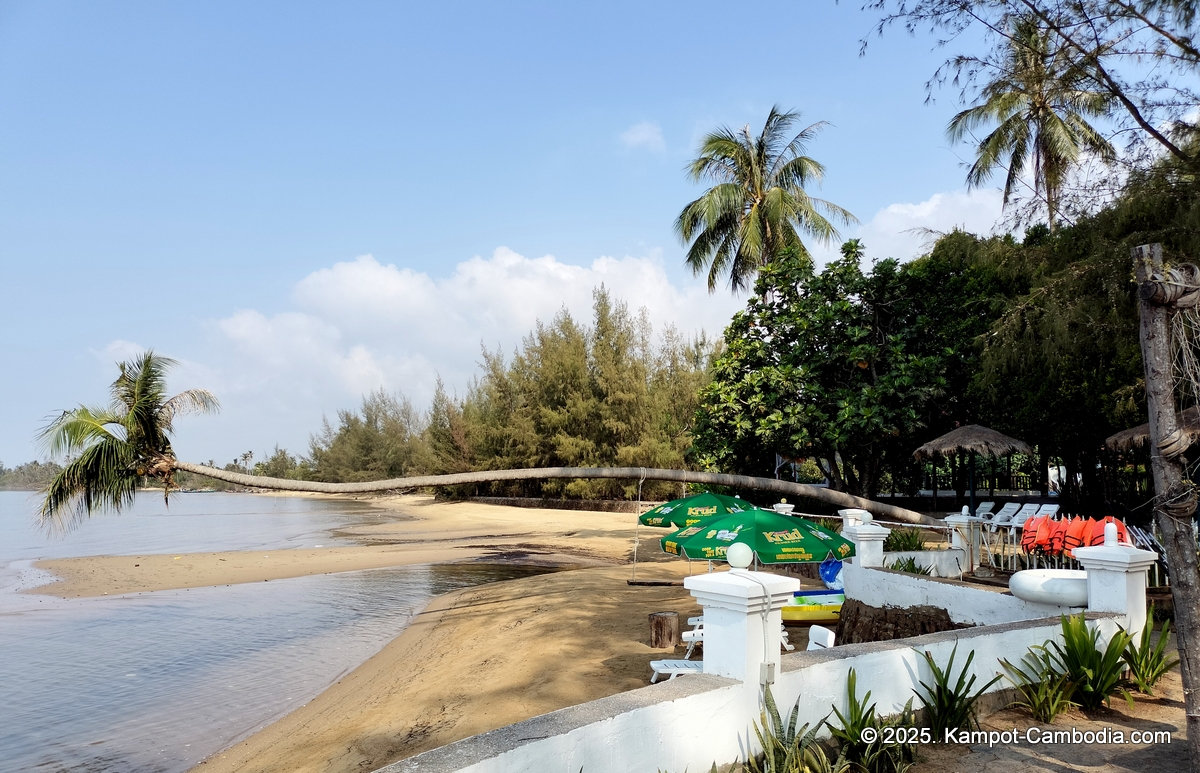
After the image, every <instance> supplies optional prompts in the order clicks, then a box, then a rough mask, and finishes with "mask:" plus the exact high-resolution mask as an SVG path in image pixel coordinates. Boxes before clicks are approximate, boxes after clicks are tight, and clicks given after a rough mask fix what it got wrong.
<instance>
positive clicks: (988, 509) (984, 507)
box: [975, 502, 996, 520]
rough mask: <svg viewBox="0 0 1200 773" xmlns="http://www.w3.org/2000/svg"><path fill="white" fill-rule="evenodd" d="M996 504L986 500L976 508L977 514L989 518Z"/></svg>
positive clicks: (978, 516) (979, 516)
mask: <svg viewBox="0 0 1200 773" xmlns="http://www.w3.org/2000/svg"><path fill="white" fill-rule="evenodd" d="M995 506H996V503H995V502H984V503H982V504H980V505H979V507H977V508H975V516H976V517H977V518H983V519H984V520H988V519H990V518H991V517H992V508H993V507H995Z"/></svg>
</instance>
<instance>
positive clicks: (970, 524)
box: [946, 508, 982, 572]
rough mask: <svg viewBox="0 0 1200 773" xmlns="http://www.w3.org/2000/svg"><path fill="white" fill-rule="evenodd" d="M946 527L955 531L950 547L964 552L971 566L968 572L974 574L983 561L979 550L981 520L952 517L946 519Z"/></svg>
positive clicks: (966, 516)
mask: <svg viewBox="0 0 1200 773" xmlns="http://www.w3.org/2000/svg"><path fill="white" fill-rule="evenodd" d="M963 509H964V510H965V509H966V508H963ZM946 525H947V526H949V527H951V528H952V529H954V531H952V532H950V546H951V547H955V548H958V549H959V550H961V551H963V553H965V554H966V556H967V563H969V564H970V565H971V568H970V569H968V570H966V571H971V572H973V571H975V570H976V569H978V568H979V564H980V563H981V560H982V552H981V551H980V548H979V538H980V526H979V519H978V518H972V517H971V516H969V515H950V516H947V517H946Z"/></svg>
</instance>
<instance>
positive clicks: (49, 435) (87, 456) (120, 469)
mask: <svg viewBox="0 0 1200 773" xmlns="http://www.w3.org/2000/svg"><path fill="white" fill-rule="evenodd" d="M175 364H176V363H175V361H174V360H171V359H169V358H167V357H162V356H160V355H157V354H155V353H154V352H153V351H147V352H145V353H144V354H142V355H141V356H139V357H135V358H133V359H131V360H129V361H128V362H123V363H120V364H119V366H118V367H119V368H120V370H121V375H120V376H118V377H117V380H116V381H114V382H113V383H112V387H111V388H110V390H109V391H110V394H111V399H110V401H109V404H108V405H107V406H102V407H89V406H85V405H81V406H79V407H78V408H75V409H74V410H70V411H63V413H62V415H61V416H59V417H58V418H57V419H55V420H54V421H53V422H51V423H50V425H49V426H47V427H46V428H45V429H44V430H43V431H42V434H41V437H42V440H43V442H45V444H46V446H47V448H48V449H49V451H50V453H52V454H54V455H56V456H58V455H63V456H66V457H67V459H68V461H67V463H66V465H65V466H64V467H63V469H62V471H61V472H59V473H58V475H56V476H55V477H54V479H53V480H52V481H51V482H50V484H49V486H47V488H46V492H45V499H44V501H43V502H42V508H41V519H42V522H43V523H44V524H46V525H47V526H50V527H52V528H58V529H66V528H69V527H70V526H72V525H74V524H75V523H77V522H78V521H80V520H82V519H84V518H86V517H87V516H88V515H90V514H91V512H92V511H93V510H95V509H100V508H110V509H113V510H120V509H122V508H123V507H125V506H127V505H129V504H131V503H132V502H133V495H134V492H135V491H136V490H137V484H138V481H139V479H141V478H152V479H155V480H157V481H159V482H161V483H162V486H163V496H164V497H166V496H167V494H168V493H169V491H170V486H171V478H172V475H173V474H174V471H175V452H174V451H172V450H171V441H170V435H171V434H172V432H173V426H172V425H173V423H174V420H175V417H176V416H181V415H183V414H187V413H200V412H208V411H215V410H217V408H218V404H217V399H216V398H215V397H213V395H212V394H211V393H210V392H207V391H205V390H203V389H189V390H187V391H186V392H180V393H179V394H177V395H175V396H174V397H167V391H166V372H167V371H168V370H170V369H171V367H173V366H174V365H175Z"/></svg>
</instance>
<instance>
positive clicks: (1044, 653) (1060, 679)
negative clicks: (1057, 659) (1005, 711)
mask: <svg viewBox="0 0 1200 773" xmlns="http://www.w3.org/2000/svg"><path fill="white" fill-rule="evenodd" d="M1047 644H1049V642H1047ZM1000 665H1001V666H1002V667H1003V668H1004V670H1005V672H1006V675H1005V676H1006V678H1007V679H1008V680H1009V681H1010V682H1012V683H1013V686H1014V687H1016V688H1017V691H1018V692H1020V693H1021V697H1022V698H1023V699H1024V700H1020V701H1015V702H1014V703H1013V705H1014V706H1022V707H1024V708H1027V709H1029V711H1030V713H1032V714H1033V718H1034V719H1036V720H1037V721H1038V722H1047V723H1050V722H1053V721H1054V718H1055V717H1057V716H1058V715H1059V714H1061V713H1062V712H1064V711H1066V710H1067V709H1069V708H1071V707H1072V706H1075V705H1077V704H1076V703H1075V702H1074V701H1072V700H1071V696H1073V695H1074V694H1075V683H1074V682H1072V681H1071V679H1070V677H1068V676H1067V675H1066V674H1064V673H1062V672H1061V671H1060V670H1059V669H1058V667H1057V666H1056V665H1055V663H1054V657H1053V656H1052V655H1051V654H1050V650H1049V649H1048V648H1047V647H1046V645H1044V644H1035V645H1034V646H1032V647H1030V648H1029V652H1027V653H1026V654H1025V656H1024V657H1023V658H1022V659H1021V661H1020V662H1019V663H1018V664H1016V665H1013V664H1012V663H1009V662H1008V661H1007V660H1001V661H1000Z"/></svg>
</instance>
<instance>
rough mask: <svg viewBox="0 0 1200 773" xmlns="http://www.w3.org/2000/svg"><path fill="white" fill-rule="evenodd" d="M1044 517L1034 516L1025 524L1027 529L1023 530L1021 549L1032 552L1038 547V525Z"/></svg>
mask: <svg viewBox="0 0 1200 773" xmlns="http://www.w3.org/2000/svg"><path fill="white" fill-rule="evenodd" d="M1044 518H1045V516H1043V517H1042V518H1032V519H1030V521H1029V523H1027V524H1025V530H1024V531H1022V532H1021V550H1023V551H1025V552H1026V553H1032V552H1033V551H1034V550H1035V549H1036V548H1037V533H1038V525H1039V524H1040V523H1041V521H1042V520H1043V519H1044Z"/></svg>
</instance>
